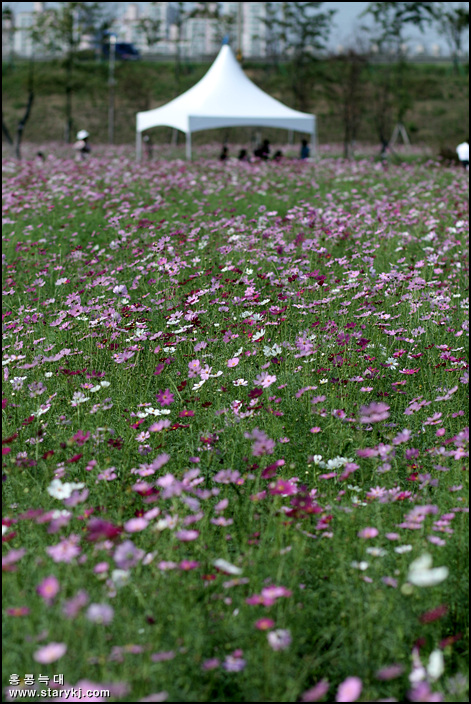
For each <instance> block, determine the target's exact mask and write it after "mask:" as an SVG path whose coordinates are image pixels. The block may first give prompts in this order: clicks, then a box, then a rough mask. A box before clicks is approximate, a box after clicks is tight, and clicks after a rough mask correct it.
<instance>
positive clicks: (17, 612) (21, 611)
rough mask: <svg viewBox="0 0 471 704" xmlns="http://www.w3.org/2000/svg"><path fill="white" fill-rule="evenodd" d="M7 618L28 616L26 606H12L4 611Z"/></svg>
mask: <svg viewBox="0 0 471 704" xmlns="http://www.w3.org/2000/svg"><path fill="white" fill-rule="evenodd" d="M6 613H7V616H28V614H29V613H30V609H29V608H28V607H27V606H14V607H12V608H10V609H6Z"/></svg>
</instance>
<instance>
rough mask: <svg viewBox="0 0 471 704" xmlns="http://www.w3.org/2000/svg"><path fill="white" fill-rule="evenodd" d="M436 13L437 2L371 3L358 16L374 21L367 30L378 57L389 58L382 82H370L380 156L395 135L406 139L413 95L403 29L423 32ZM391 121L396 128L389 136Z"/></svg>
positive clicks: (382, 75) (436, 15) (435, 17)
mask: <svg viewBox="0 0 471 704" xmlns="http://www.w3.org/2000/svg"><path fill="white" fill-rule="evenodd" d="M438 13H439V11H438V8H437V3H436V2H371V3H370V4H369V5H368V7H367V9H366V10H365V11H364V12H363V13H362V15H361V16H363V17H364V16H371V17H372V18H373V20H374V22H375V25H374V27H373V28H372V29H370V30H369V31H370V33H371V35H372V37H373V38H374V40H375V42H376V44H377V46H378V50H379V52H380V54H382V56H383V57H384V58H386V57H387V59H388V63H387V64H386V65H385V66H384V70H383V71H382V74H381V80H379V82H375V81H373V84H374V85H375V91H374V95H373V106H374V122H375V126H376V129H377V133H378V137H379V139H380V142H381V150H382V153H383V154H384V153H385V152H386V150H387V148H388V146H389V145H390V143H391V141H392V138H394V139H395V137H396V135H397V133H398V132H400V133H401V134H402V135H403V138H406V139H407V140H408V137H407V132H406V130H405V127H404V124H403V121H404V117H405V115H406V113H407V111H408V110H409V109H410V108H411V107H412V95H411V93H410V91H408V90H407V88H406V86H405V77H406V71H407V62H406V52H405V36H404V32H405V29H406V27H408V26H409V25H413V26H415V27H418V29H420V31H421V32H423V31H424V29H425V27H426V26H427V25H429V24H431V23H432V21H433V20H434V19H437V17H438ZM365 29H367V28H365ZM376 77H377V72H376ZM393 122H396V127H395V129H394V131H393V134H392V135H391V127H392V124H393Z"/></svg>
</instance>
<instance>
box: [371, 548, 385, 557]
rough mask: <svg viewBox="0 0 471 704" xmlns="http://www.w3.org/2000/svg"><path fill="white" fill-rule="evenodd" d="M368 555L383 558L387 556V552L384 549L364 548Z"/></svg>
mask: <svg viewBox="0 0 471 704" xmlns="http://www.w3.org/2000/svg"><path fill="white" fill-rule="evenodd" d="M366 552H367V553H368V555H373V557H384V555H387V554H388V553H387V550H385V549H384V548H366Z"/></svg>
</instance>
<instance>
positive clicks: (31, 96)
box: [2, 6, 34, 159]
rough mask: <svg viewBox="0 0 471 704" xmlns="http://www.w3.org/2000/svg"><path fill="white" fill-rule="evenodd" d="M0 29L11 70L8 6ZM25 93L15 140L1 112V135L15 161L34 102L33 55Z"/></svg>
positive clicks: (11, 22) (11, 28) (10, 14)
mask: <svg viewBox="0 0 471 704" xmlns="http://www.w3.org/2000/svg"><path fill="white" fill-rule="evenodd" d="M2 28H5V29H6V31H7V33H8V41H9V44H10V46H9V54H10V68H11V67H12V66H13V62H12V60H11V57H12V54H13V37H14V33H15V25H14V17H13V12H12V11H11V8H10V7H8V6H6V7H4V8H2ZM27 92H28V95H27V99H26V105H25V110H24V113H23V116H22V117H21V118H20V119H19V120H18V123H17V126H16V134H15V138H13V137H12V136H11V134H10V130H9V129H8V126H7V124H6V122H5V118H4V115H3V111H2V133H3V135H4V137H5V139H6V141H7V143H8V144H9V145H10V147H11V148H12V149H13V153H14V155H15V156H16V158H17V159H21V142H22V139H23V132H24V129H25V126H26V123H27V122H28V119H29V117H30V115H31V109H32V107H33V101H34V54H33V55H32V56H31V58H30V62H29V71H28V86H27Z"/></svg>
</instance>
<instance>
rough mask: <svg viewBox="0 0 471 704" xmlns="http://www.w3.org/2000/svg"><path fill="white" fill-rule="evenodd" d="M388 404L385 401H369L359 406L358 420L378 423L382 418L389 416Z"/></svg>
mask: <svg viewBox="0 0 471 704" xmlns="http://www.w3.org/2000/svg"><path fill="white" fill-rule="evenodd" d="M389 408H390V407H389V406H388V405H387V404H386V403H383V402H380V403H376V402H373V403H370V405H369V406H361V408H360V422H361V423H379V422H380V421H382V420H386V418H389Z"/></svg>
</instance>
